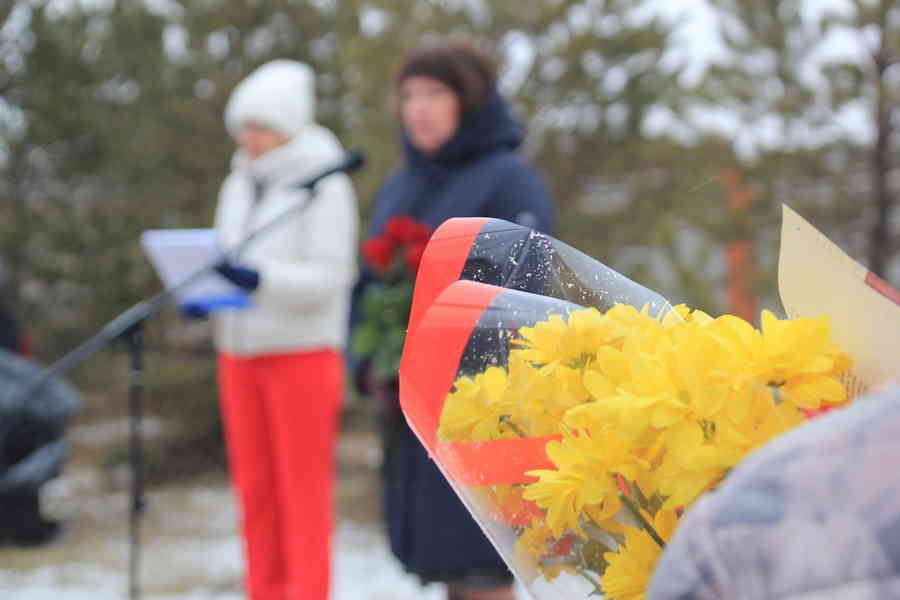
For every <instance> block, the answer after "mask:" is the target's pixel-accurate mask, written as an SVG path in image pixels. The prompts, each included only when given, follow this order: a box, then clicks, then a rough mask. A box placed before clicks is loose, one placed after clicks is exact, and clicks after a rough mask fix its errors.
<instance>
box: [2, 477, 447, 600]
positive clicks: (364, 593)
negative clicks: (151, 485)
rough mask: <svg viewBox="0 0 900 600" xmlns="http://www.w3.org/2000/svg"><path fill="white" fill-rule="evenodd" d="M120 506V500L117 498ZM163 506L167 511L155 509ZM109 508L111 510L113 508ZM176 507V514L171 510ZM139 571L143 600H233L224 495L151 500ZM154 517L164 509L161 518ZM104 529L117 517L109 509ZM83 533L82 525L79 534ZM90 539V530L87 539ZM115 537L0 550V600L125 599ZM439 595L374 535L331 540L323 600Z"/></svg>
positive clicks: (347, 527) (353, 527) (193, 492)
mask: <svg viewBox="0 0 900 600" xmlns="http://www.w3.org/2000/svg"><path fill="white" fill-rule="evenodd" d="M123 500H124V498H123ZM165 500H168V502H164V501H165ZM117 504H118V503H117ZM173 506H177V507H178V509H177V510H174V511H173V510H171V507H173ZM150 507H151V509H150V511H149V513H150V514H148V515H147V516H146V521H147V527H146V528H145V529H151V530H152V533H151V534H148V535H145V539H144V546H143V556H142V561H141V573H142V578H141V587H142V591H143V594H142V597H143V598H144V599H146V600H243V598H244V596H243V594H242V593H241V591H240V580H241V573H242V570H243V566H242V557H241V550H240V541H239V538H238V537H237V535H236V532H235V519H234V517H235V512H234V506H233V501H232V497H231V494H230V493H229V491H228V489H227V488H226V487H224V486H223V487H221V488H211V487H209V486H198V487H194V488H191V489H189V490H187V491H185V490H178V491H177V493H176V491H174V490H169V491H168V492H159V493H156V494H154V496H153V497H151V504H150ZM154 507H157V508H156V512H157V513H159V512H161V510H162V509H161V507H166V510H167V512H165V513H164V514H154ZM108 516H109V518H110V519H115V518H118V517H123V516H124V515H123V513H122V511H119V510H114V509H111V510H110V511H109V513H108ZM87 525H90V523H89V524H87ZM91 529H93V530H91ZM127 542H128V540H127V538H126V536H125V529H124V527H117V528H116V529H114V530H110V529H108V528H105V527H96V528H90V527H88V526H81V525H78V524H77V523H76V524H72V525H70V531H69V532H68V533H67V534H66V535H65V536H64V537H63V538H62V539H60V540H58V541H57V542H55V543H54V544H52V545H51V546H48V547H47V548H42V549H33V550H32V549H28V550H26V549H12V548H4V549H2V550H0V598H2V599H3V600H121V598H123V597H127V590H128V581H127V554H128V544H127ZM442 597H443V589H442V588H441V587H440V586H429V587H428V588H425V589H423V588H420V587H419V585H418V583H417V582H416V580H415V579H414V578H411V577H409V576H408V575H406V574H405V573H404V572H403V571H402V569H401V568H400V566H399V565H398V563H397V562H396V561H395V560H394V558H393V557H392V556H391V554H390V551H389V550H388V548H387V545H386V542H385V539H384V537H383V535H382V534H381V532H380V531H378V530H377V528H376V526H374V525H368V524H367V525H361V524H356V523H353V522H342V523H341V524H339V525H338V527H337V531H336V539H335V557H334V587H333V594H332V598H333V600H351V599H352V600H405V599H410V600H412V599H413V598H415V599H422V600H438V599H439V598H442Z"/></svg>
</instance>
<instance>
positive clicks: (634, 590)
mask: <svg viewBox="0 0 900 600" xmlns="http://www.w3.org/2000/svg"><path fill="white" fill-rule="evenodd" d="M661 553H662V548H661V547H660V545H659V544H657V543H656V542H655V541H654V540H653V538H652V537H650V534H649V533H647V532H646V531H645V530H643V529H637V528H634V527H628V528H626V530H625V543H624V544H622V546H621V547H620V548H619V550H618V552H607V553H605V554H604V555H603V558H604V559H605V560H606V562H607V564H608V566H607V567H606V571H605V572H604V573H603V575H602V576H601V577H600V585H601V587H602V588H603V595H604V597H605V598H608V599H609V600H643V599H644V597H645V595H646V592H647V586H648V585H649V583H650V577H651V576H652V575H653V569H654V567H656V561H657V560H658V559H659V555H660V554H661Z"/></svg>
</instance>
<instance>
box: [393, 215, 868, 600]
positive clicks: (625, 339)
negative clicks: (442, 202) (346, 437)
mask: <svg viewBox="0 0 900 600" xmlns="http://www.w3.org/2000/svg"><path fill="white" fill-rule="evenodd" d="M441 229H444V228H443V227H442V228H441ZM441 229H439V230H438V231H437V232H436V233H435V237H433V238H432V241H431V242H430V243H429V247H428V248H427V249H426V253H425V257H424V258H423V262H422V267H421V270H420V274H419V281H418V283H417V289H416V298H415V299H414V303H413V311H412V316H411V320H410V330H409V333H408V336H407V342H406V346H405V349H404V355H403V359H402V362H401V371H400V392H401V405H402V408H403V411H404V414H405V415H406V417H407V420H408V422H409V423H410V426H411V427H412V429H413V430H414V431H415V433H416V435H417V436H418V437H419V439H420V440H421V442H422V443H423V445H424V446H425V447H426V448H427V449H428V452H429V454H430V455H431V457H432V458H433V459H434V460H435V461H436V463H437V464H438V465H439V467H440V469H441V470H442V472H443V473H444V475H445V477H446V478H447V480H448V481H449V482H450V484H451V485H452V486H453V488H454V490H456V492H457V494H458V495H459V497H460V498H461V499H462V500H463V502H464V503H465V504H466V506H467V507H468V509H469V510H470V512H471V513H472V515H473V516H474V517H475V519H476V520H477V521H478V523H479V524H480V526H481V527H482V529H483V530H484V531H485V533H486V534H487V536H488V537H489V538H490V539H491V541H492V542H493V544H494V545H495V547H496V548H497V550H498V551H499V552H500V554H501V555H502V556H503V558H504V560H505V561H506V562H507V564H508V565H509V567H510V569H511V570H512V571H513V572H514V573H515V575H516V576H517V578H518V579H519V580H520V581H521V583H522V584H523V585H524V586H525V588H526V589H527V590H528V591H529V593H530V594H532V596H533V597H534V598H536V599H538V600H543V599H545V598H546V599H550V598H553V599H557V598H564V599H567V598H573V599H574V598H587V597H589V596H590V595H591V594H602V595H604V597H606V598H612V599H618V600H626V599H630V598H637V597H640V595H641V594H642V593H643V591H644V589H645V588H646V585H647V583H648V582H649V578H650V575H651V574H652V570H653V566H654V564H655V562H656V559H657V557H658V555H659V554H660V552H661V550H662V548H663V547H664V544H665V542H666V540H667V539H668V538H669V537H670V536H671V535H672V533H673V531H674V529H675V527H676V526H677V523H678V520H679V518H680V516H681V514H682V513H683V512H684V511H685V510H686V508H687V507H689V506H690V504H691V503H692V502H693V501H694V500H696V499H697V498H698V497H699V496H700V495H702V494H703V493H704V492H705V491H707V490H709V489H712V488H714V487H715V486H716V485H717V484H718V483H719V482H720V481H721V480H722V479H723V478H724V477H725V476H726V475H727V473H728V471H729V470H730V469H731V468H732V467H733V466H734V465H736V464H737V463H738V462H739V461H740V460H741V459H742V458H743V457H744V456H746V455H747V454H748V453H749V452H750V451H752V450H753V449H754V448H756V447H758V446H759V445H761V444H763V443H765V442H766V441H767V440H769V439H771V438H772V437H773V436H775V435H778V434H780V433H782V432H784V431H786V430H788V429H790V428H792V427H794V426H796V425H798V424H800V423H802V422H803V421H804V420H805V419H806V418H808V417H809V416H810V415H811V414H815V413H816V412H817V411H820V410H822V409H823V408H827V407H832V406H839V405H841V404H845V403H846V402H847V401H848V400H847V394H846V391H845V390H844V388H843V386H842V385H841V383H840V382H839V376H840V375H841V374H842V373H843V372H845V371H846V370H847V369H849V367H850V365H851V361H850V359H849V357H847V355H846V354H844V353H843V352H842V351H841V350H840V349H839V348H837V347H836V346H835V345H834V344H833V343H832V342H831V340H830V330H829V324H828V320H827V318H820V319H803V318H801V319H796V320H793V321H788V320H781V319H777V318H776V317H774V316H773V315H771V314H770V313H763V317H762V325H763V326H762V330H756V329H755V328H753V327H752V326H751V325H749V324H748V323H746V322H744V321H742V320H740V319H738V318H736V317H733V316H730V315H724V316H722V317H719V318H712V317H710V316H708V315H706V314H704V313H702V312H699V311H690V310H689V309H687V308H686V307H683V306H678V307H670V306H669V305H668V303H667V302H666V301H665V300H664V299H663V298H661V297H660V296H659V295H658V294H655V293H654V292H652V291H650V290H647V289H646V288H644V287H643V286H640V285H639V284H637V283H634V282H632V281H630V280H628V279H627V278H625V277H623V276H621V275H620V274H618V273H615V271H612V270H611V269H609V268H608V267H605V266H604V265H602V264H600V263H598V262H597V261H594V260H593V259H590V258H589V257H587V256H585V255H584V254H581V253H580V252H578V251H577V250H574V249H572V248H570V247H568V246H566V245H565V244H562V243H560V242H558V241H557V240H554V239H553V238H550V237H548V236H544V235H541V234H535V233H533V232H529V230H527V229H525V230H523V229H522V228H517V227H516V226H514V225H509V226H507V225H506V224H504V223H503V222H497V221H492V220H484V219H477V220H476V219H471V220H470V219H460V220H456V222H455V223H451V224H450V229H452V231H451V230H450V229H444V233H451V234H452V235H446V236H442V235H440V234H441ZM504 256H505V257H506V262H504ZM523 261H524V263H525V267H524V269H520V267H521V266H522V265H523ZM460 277H462V278H466V277H468V278H470V279H481V280H482V281H487V282H490V283H491V284H494V285H490V284H488V283H481V282H477V281H471V280H470V281H464V280H463V281H454V279H456V278H460ZM423 282H424V283H425V286H423ZM496 284H499V285H496ZM605 286H608V287H605ZM517 288H518V289H517ZM522 288H525V289H527V290H528V291H523V289H522ZM435 518H436V519H439V518H440V515H435ZM459 551H460V552H465V549H464V548H460V549H459Z"/></svg>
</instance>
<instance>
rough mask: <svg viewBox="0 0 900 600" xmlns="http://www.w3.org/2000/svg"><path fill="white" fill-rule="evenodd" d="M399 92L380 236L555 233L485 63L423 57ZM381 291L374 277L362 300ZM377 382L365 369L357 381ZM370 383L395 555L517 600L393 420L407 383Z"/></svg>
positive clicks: (468, 599)
mask: <svg viewBox="0 0 900 600" xmlns="http://www.w3.org/2000/svg"><path fill="white" fill-rule="evenodd" d="M397 88H398V92H399V94H400V117H401V121H402V124H403V147H404V151H405V158H406V161H405V165H404V166H403V167H402V168H401V169H399V170H398V171H397V172H396V173H394V174H393V175H391V176H390V177H389V178H388V179H387V181H386V182H385V183H384V185H383V186H382V188H381V190H380V191H379V193H378V195H377V196H376V198H375V203H374V209H373V210H374V212H373V216H372V225H371V229H370V230H369V233H368V236H369V237H372V236H376V235H379V234H381V233H382V230H383V228H384V225H385V223H386V222H387V221H388V220H389V219H391V218H392V217H395V216H398V215H408V216H411V217H413V218H414V219H416V220H418V221H421V222H424V223H427V224H429V225H431V226H432V227H437V226H438V225H440V224H441V223H442V222H444V221H445V220H447V219H450V218H453V217H495V218H500V219H505V220H507V221H512V222H516V223H519V224H521V225H524V226H527V227H531V228H534V229H538V230H540V231H544V232H548V233H551V232H552V228H553V224H554V220H555V214H554V213H555V211H554V208H553V204H552V202H551V199H550V196H549V193H548V191H547V188H546V186H545V184H544V181H543V179H542V177H541V176H540V174H539V173H538V172H537V171H536V170H535V168H534V167H533V166H531V165H530V164H529V163H528V162H527V161H526V160H525V159H524V158H523V157H522V156H521V155H520V154H519V153H518V152H517V149H518V148H519V146H520V144H521V142H522V130H521V127H520V126H519V124H518V122H517V121H516V120H515V119H514V118H513V116H512V114H511V112H510V109H509V106H508V105H507V103H506V102H505V101H504V100H503V98H501V96H500V95H499V93H498V92H497V89H496V79H495V74H494V69H493V66H492V64H491V62H490V61H489V59H487V58H486V56H485V55H483V54H482V53H480V52H479V51H477V50H476V49H475V48H474V47H472V46H471V45H468V44H465V43H461V42H442V43H438V44H434V45H429V46H426V47H423V48H420V49H418V50H415V51H413V52H412V53H411V54H410V55H409V56H408V57H407V58H406V59H405V61H404V62H403V64H402V65H401V68H400V70H399V73H398V77H397ZM371 281H372V278H371V275H370V274H368V273H365V272H364V273H363V274H362V276H361V278H360V281H359V283H358V284H357V288H356V290H355V294H354V298H355V299H358V298H359V297H360V296H361V295H362V292H363V291H364V289H365V287H366V286H367V285H368V283H369V282H371ZM366 380H367V377H366V375H365V368H364V367H360V368H359V369H358V371H357V381H366ZM368 384H369V387H370V388H371V390H370V391H372V392H373V393H374V394H375V395H376V396H379V397H380V400H381V401H382V404H383V405H384V406H386V407H387V408H386V414H385V422H386V437H385V448H386V453H385V465H384V475H385V505H386V506H385V508H386V518H387V525H388V532H389V536H390V542H391V549H392V551H393V552H394V554H395V555H396V556H397V558H398V559H400V561H401V562H402V563H403V565H404V566H405V567H406V569H407V570H408V571H410V572H412V573H415V574H416V575H418V576H419V577H420V579H421V580H422V581H423V582H429V581H442V582H446V583H447V584H448V586H447V590H448V598H450V599H451V600H476V599H485V600H487V599H491V600H506V599H512V597H513V594H512V587H511V583H512V576H511V575H510V573H509V571H508V570H507V569H506V567H505V566H504V564H503V561H502V560H501V559H500V557H499V556H498V555H497V553H496V552H495V551H494V549H493V547H492V546H491V544H490V542H489V541H488V540H487V538H486V537H485V536H484V534H483V533H482V532H481V530H480V529H479V527H478V525H477V524H476V523H475V521H474V520H473V519H472V517H471V516H470V515H469V513H468V512H467V510H466V509H465V507H464V506H463V505H462V503H461V502H460V501H459V499H458V498H457V497H456V495H455V494H454V492H453V490H452V489H451V488H450V486H449V485H448V484H447V482H446V481H445V479H444V477H443V476H442V475H441V473H440V472H439V471H438V469H437V468H436V467H435V466H434V464H433V463H432V461H431V460H430V459H429V458H428V455H427V454H426V452H425V450H424V449H423V448H422V446H421V444H420V443H419V441H418V440H417V439H416V437H415V435H413V433H412V432H411V431H410V430H409V428H408V427H407V425H406V421H405V420H404V419H403V418H402V417H400V416H399V415H398V413H397V412H396V410H394V411H392V410H391V408H390V407H392V406H393V407H396V406H397V388H396V382H390V383H389V384H388V385H385V382H372V381H368ZM392 412H393V415H394V416H393V417H392V416H391V413H392Z"/></svg>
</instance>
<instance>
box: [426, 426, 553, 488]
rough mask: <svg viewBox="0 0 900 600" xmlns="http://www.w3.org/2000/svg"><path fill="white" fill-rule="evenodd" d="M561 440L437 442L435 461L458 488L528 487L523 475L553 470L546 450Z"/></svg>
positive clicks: (525, 477)
mask: <svg viewBox="0 0 900 600" xmlns="http://www.w3.org/2000/svg"><path fill="white" fill-rule="evenodd" d="M559 438H560V436H558V435H557V436H548V437H539V438H521V439H514V438H513V439H503V440H493V441H490V442H439V443H438V444H437V448H436V451H435V459H437V460H438V462H440V463H441V465H442V466H443V467H444V470H445V472H446V473H447V474H448V475H449V476H450V477H452V478H453V481H455V482H456V483H459V484H461V485H470V486H482V485H509V484H513V483H531V482H534V481H537V479H536V478H535V477H530V476H528V475H525V472H526V471H532V470H534V469H554V470H555V469H556V467H554V466H553V463H552V462H550V459H549V458H548V457H547V452H546V450H545V448H546V446H547V442H549V441H551V440H558V439H559Z"/></svg>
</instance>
